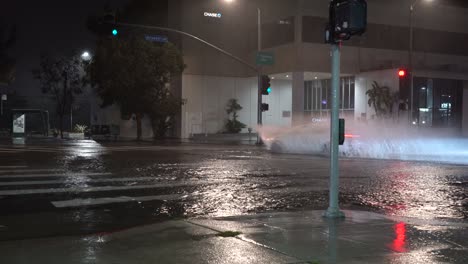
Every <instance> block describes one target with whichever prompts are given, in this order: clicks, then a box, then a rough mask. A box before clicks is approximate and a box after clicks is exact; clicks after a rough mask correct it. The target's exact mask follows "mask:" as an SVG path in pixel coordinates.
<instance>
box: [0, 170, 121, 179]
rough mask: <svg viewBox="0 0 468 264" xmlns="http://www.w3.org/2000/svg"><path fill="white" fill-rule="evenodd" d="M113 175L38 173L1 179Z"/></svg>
mask: <svg viewBox="0 0 468 264" xmlns="http://www.w3.org/2000/svg"><path fill="white" fill-rule="evenodd" d="M107 175H112V173H110V172H96V173H89V172H88V173H62V174H49V173H38V174H17V175H0V180H1V179H11V178H37V177H43V178H44V177H83V176H107Z"/></svg>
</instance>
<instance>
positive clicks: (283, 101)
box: [262, 80, 304, 127]
mask: <svg viewBox="0 0 468 264" xmlns="http://www.w3.org/2000/svg"><path fill="white" fill-rule="evenodd" d="M302 86H304V85H302ZM271 87H272V92H271V94H270V95H264V96H263V99H262V100H263V102H264V103H267V104H269V105H270V110H269V111H268V112H264V113H263V124H264V125H274V126H287V127H289V126H291V120H292V81H289V80H272V81H271ZM302 90H304V88H302ZM283 112H289V117H283Z"/></svg>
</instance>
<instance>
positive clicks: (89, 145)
mask: <svg viewBox="0 0 468 264" xmlns="http://www.w3.org/2000/svg"><path fill="white" fill-rule="evenodd" d="M28 148H29V149H30V150H31V151H24V152H18V153H14V154H12V153H11V152H8V153H0V156H1V157H2V160H4V161H6V163H8V164H5V165H11V164H13V165H15V164H18V162H19V161H21V162H22V164H26V165H27V166H28V167H29V168H35V169H41V168H42V169H44V168H54V169H59V170H64V171H65V172H66V173H65V177H63V178H60V179H59V180H63V183H61V184H54V185H53V186H51V185H47V184H44V186H40V185H39V186H27V185H25V186H0V194H1V192H2V191H11V190H23V189H34V188H38V189H45V190H49V189H51V188H70V189H71V190H72V189H73V190H75V191H70V192H67V193H59V194H47V193H46V194H40V195H19V196H14V197H12V196H8V195H5V196H2V195H0V196H2V197H1V198H0V202H1V203H2V206H4V205H6V204H7V203H8V204H11V206H14V205H15V203H16V204H21V206H23V207H25V208H23V209H24V210H25V212H28V213H37V211H40V212H41V213H44V211H45V212H46V213H51V214H53V213H54V209H53V208H51V206H50V201H67V200H74V199H78V200H80V199H81V200H82V199H87V200H92V199H97V198H109V197H110V198H116V197H117V198H119V199H125V197H127V198H128V197H130V198H131V197H146V198H144V199H143V200H140V201H138V200H133V201H131V200H129V202H128V203H119V204H112V203H109V204H104V205H95V206H84V207H78V208H77V207H74V208H68V209H67V208H65V209H63V210H61V211H60V212H61V213H63V215H64V218H67V219H68V220H67V221H70V222H73V221H75V222H83V219H86V220H89V218H90V217H91V218H94V219H93V220H94V221H90V222H88V223H87V224H86V227H85V228H84V229H89V230H99V228H100V226H104V225H112V224H116V226H119V225H118V223H115V222H119V221H122V222H123V223H125V224H124V226H128V225H130V226H131V225H133V224H141V223H146V222H151V221H154V220H155V219H160V218H161V217H163V218H164V217H165V218H173V217H194V216H231V215H243V214H250V213H258V212H267V211H273V210H275V211H285V210H302V209H325V208H326V207H327V202H328V195H327V194H328V191H327V189H328V159H327V158H325V157H319V156H306V155H284V154H272V153H269V152H268V151H267V150H264V149H259V148H257V147H253V146H216V145H180V146H151V145H145V144H142V145H137V146H130V145H129V146H126V145H118V144H113V145H100V144H98V143H95V142H93V141H87V142H84V143H79V144H76V145H71V146H68V147H60V148H56V149H55V150H54V151H49V152H48V153H47V155H42V154H41V153H40V150H42V151H46V149H48V148H47V147H41V146H31V147H28ZM34 149H35V150H37V151H33V150H34ZM340 171H341V195H340V203H341V206H342V207H343V208H347V209H358V210H359V209H362V210H374V211H378V212H382V213H384V214H387V215H396V216H404V217H414V218H419V219H437V218H449V219H465V220H466V219H468V197H467V194H468V190H467V185H468V166H463V165H450V164H437V163H425V162H409V161H394V160H365V159H342V160H341V163H340ZM71 172H73V173H87V172H93V173H96V172H107V173H112V175H108V176H106V175H101V176H86V175H81V176H73V175H71V174H70V176H67V173H68V174H69V173H71ZM0 174H2V173H1V172H0ZM3 174H4V173H3ZM0 177H1V175H0ZM113 178H116V179H117V178H119V180H116V181H115V182H112V181H111V180H112V179H113ZM120 178H124V179H120ZM127 178H128V179H127ZM0 179H2V178H0ZM99 179H109V181H110V182H109V181H107V180H104V181H103V180H99ZM5 180H6V179H3V181H5ZM22 180H24V179H22V178H21V176H20V175H18V178H14V179H11V181H15V182H17V181H22ZM35 180H44V181H45V180H49V181H50V180H57V178H54V179H51V178H47V177H43V178H37V179H35ZM171 185H173V186H171ZM113 186H114V187H119V188H120V187H123V188H128V189H120V190H112V187H113ZM151 186H153V187H154V188H153V187H151ZM158 186H160V187H158ZM93 187H109V188H111V189H110V190H108V191H87V192H83V191H82V190H83V188H90V189H92V188H93ZM137 187H138V188H137ZM77 190H78V191H77ZM80 190H81V191H80ZM161 195H163V196H164V195H173V196H174V197H175V198H174V199H171V200H166V201H159V200H157V199H156V198H155V200H151V199H149V198H147V197H153V196H161ZM122 197H124V198H122ZM130 198H129V199H130ZM34 203H47V206H46V205H43V206H34ZM27 207H35V208H36V209H32V208H27ZM37 208H39V209H37ZM41 208H42V209H41ZM10 209H11V210H6V211H4V212H3V213H2V216H0V217H3V216H8V217H11V214H13V212H16V213H24V212H22V211H21V210H20V209H18V208H10ZM31 210H32V211H31ZM41 210H42V211H41ZM136 217H139V219H137V220H135V219H134V218H136ZM135 221H136V222H135ZM400 229H401V227H400ZM400 229H399V230H400ZM397 239H401V237H400V238H397ZM395 247H398V240H396V242H395ZM402 250H403V249H402Z"/></svg>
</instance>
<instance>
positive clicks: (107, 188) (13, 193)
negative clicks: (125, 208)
mask: <svg viewBox="0 0 468 264" xmlns="http://www.w3.org/2000/svg"><path fill="white" fill-rule="evenodd" d="M219 183H220V182H219V181H218V182H216V183H213V182H212V181H211V182H208V181H197V182H183V183H162V184H151V185H132V186H102V187H70V188H51V189H25V190H1V191H0V195H8V196H18V195H26V194H52V193H87V192H103V191H122V190H142V189H155V188H170V187H183V186H197V185H205V184H219Z"/></svg>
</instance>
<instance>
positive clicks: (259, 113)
mask: <svg viewBox="0 0 468 264" xmlns="http://www.w3.org/2000/svg"><path fill="white" fill-rule="evenodd" d="M224 2H226V3H233V2H234V0H224ZM260 51H262V10H261V9H260V7H257V52H260ZM257 72H258V76H257V88H258V91H257V95H258V101H257V104H258V105H257V106H258V107H257V125H258V126H259V128H260V126H261V125H262V123H263V122H262V114H263V111H262V107H261V106H262V103H263V102H262V96H263V95H262V70H261V68H260V67H258V71H257ZM257 135H258V136H257V144H262V139H261V138H260V133H258V131H257Z"/></svg>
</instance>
